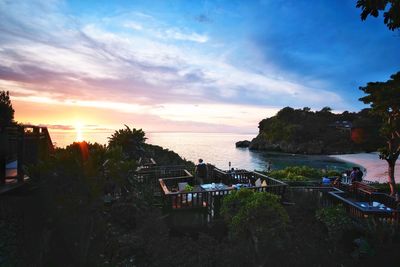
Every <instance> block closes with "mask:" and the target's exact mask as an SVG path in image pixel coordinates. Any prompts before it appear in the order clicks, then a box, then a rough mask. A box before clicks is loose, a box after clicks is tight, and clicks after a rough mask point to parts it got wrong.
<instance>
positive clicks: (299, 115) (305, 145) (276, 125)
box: [250, 107, 383, 154]
mask: <svg viewBox="0 0 400 267" xmlns="http://www.w3.org/2000/svg"><path fill="white" fill-rule="evenodd" d="M380 125H381V121H380V119H379V117H378V116H376V115H371V114H370V113H369V112H368V110H367V109H365V110H362V111H360V112H358V113H353V112H348V111H345V112H343V113H341V114H335V113H332V112H331V109H330V108H329V107H324V108H323V109H321V110H320V111H316V112H313V111H311V110H310V109H309V108H307V107H306V108H303V109H293V108H291V107H285V108H283V109H281V110H280V111H279V112H278V113H277V114H276V115H275V116H273V117H270V118H266V119H263V120H262V121H261V122H260V123H259V135H258V136H257V137H256V138H255V139H254V140H253V141H252V142H251V144H250V149H266V150H277V151H283V152H290V153H314V154H321V153H335V152H356V151H376V149H377V148H378V147H379V146H380V145H382V143H383V141H382V139H381V138H380V137H379V133H378V131H377V129H378V128H379V127H380Z"/></svg>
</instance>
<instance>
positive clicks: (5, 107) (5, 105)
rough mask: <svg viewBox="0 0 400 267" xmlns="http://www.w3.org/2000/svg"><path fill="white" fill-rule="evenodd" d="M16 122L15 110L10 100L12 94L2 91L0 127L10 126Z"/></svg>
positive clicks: (0, 97) (0, 94) (0, 93)
mask: <svg viewBox="0 0 400 267" xmlns="http://www.w3.org/2000/svg"><path fill="white" fill-rule="evenodd" d="M13 120H14V109H13V107H12V104H11V100H10V93H9V92H8V91H7V92H6V91H0V127H1V126H6V125H10V124H11V123H12V122H13Z"/></svg>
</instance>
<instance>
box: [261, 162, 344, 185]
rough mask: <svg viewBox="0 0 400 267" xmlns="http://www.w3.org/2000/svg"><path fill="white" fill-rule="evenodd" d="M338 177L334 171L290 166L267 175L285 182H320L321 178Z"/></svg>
mask: <svg viewBox="0 0 400 267" xmlns="http://www.w3.org/2000/svg"><path fill="white" fill-rule="evenodd" d="M325 175H327V176H340V175H341V174H340V172H338V171H335V170H328V171H326V172H325V171H324V170H322V169H315V168H311V167H308V166H290V167H286V168H285V169H283V170H274V171H271V172H270V173H269V176H271V177H273V178H276V179H280V180H287V181H309V180H320V179H321V177H323V176H325Z"/></svg>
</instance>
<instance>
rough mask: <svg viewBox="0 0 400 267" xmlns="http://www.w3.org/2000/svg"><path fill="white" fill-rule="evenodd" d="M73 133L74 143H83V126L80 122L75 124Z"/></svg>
mask: <svg viewBox="0 0 400 267" xmlns="http://www.w3.org/2000/svg"><path fill="white" fill-rule="evenodd" d="M75 132H76V138H75V141H76V142H82V141H83V124H82V123H81V122H76V123H75Z"/></svg>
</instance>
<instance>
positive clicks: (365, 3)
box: [356, 0, 400, 31]
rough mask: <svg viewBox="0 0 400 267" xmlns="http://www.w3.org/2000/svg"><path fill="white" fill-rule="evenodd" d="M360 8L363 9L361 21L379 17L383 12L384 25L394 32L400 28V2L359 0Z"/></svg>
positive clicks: (392, 0) (391, 0)
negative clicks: (370, 17)
mask: <svg viewBox="0 0 400 267" xmlns="http://www.w3.org/2000/svg"><path fill="white" fill-rule="evenodd" d="M356 6H357V7H358V8H361V9H362V12H361V19H362V20H366V19H367V17H368V16H373V17H375V18H376V17H378V16H379V13H380V12H383V18H384V21H383V22H384V23H385V24H386V26H387V27H388V28H389V29H390V30H392V31H394V30H396V29H399V28H400V1H398V0H358V1H357V5H356Z"/></svg>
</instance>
